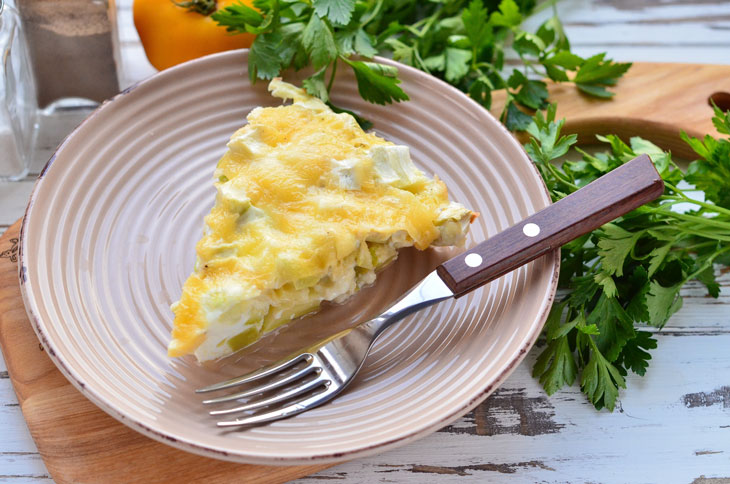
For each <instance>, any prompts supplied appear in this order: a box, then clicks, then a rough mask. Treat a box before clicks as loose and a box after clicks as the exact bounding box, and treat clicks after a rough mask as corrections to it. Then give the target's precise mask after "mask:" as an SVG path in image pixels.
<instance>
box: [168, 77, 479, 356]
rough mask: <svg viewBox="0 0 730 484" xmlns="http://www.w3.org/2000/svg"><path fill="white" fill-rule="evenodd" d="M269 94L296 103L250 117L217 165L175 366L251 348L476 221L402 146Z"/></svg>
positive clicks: (321, 108) (307, 103)
mask: <svg viewBox="0 0 730 484" xmlns="http://www.w3.org/2000/svg"><path fill="white" fill-rule="evenodd" d="M269 91H270V92H271V94H272V95H273V96H275V97H278V98H281V99H284V100H291V101H292V103H291V104H288V105H282V106H278V107H266V108H264V107H259V108H256V109H254V110H252V111H251V112H250V114H249V115H248V124H247V125H246V126H244V127H243V128H241V129H239V130H238V131H236V132H235V133H234V134H233V136H232V137H231V139H230V141H229V143H228V151H227V152H226V153H225V154H224V155H223V157H222V158H221V160H220V161H219V162H218V165H217V167H216V170H215V175H214V179H215V180H216V181H215V187H216V189H217V192H218V193H217V196H216V200H215V206H214V207H213V209H212V210H211V212H210V214H209V215H207V216H206V217H205V229H204V235H203V238H202V239H201V240H200V241H199V242H198V244H197V247H196V251H197V260H196V263H195V268H194V271H193V273H192V274H191V275H190V277H189V278H188V279H187V281H186V282H185V284H184V286H183V289H182V295H181V297H180V300H179V301H178V302H176V303H174V304H173V305H172V311H173V312H174V313H175V320H174V326H173V330H172V340H171V341H170V344H169V346H168V353H169V355H170V356H172V357H177V356H183V355H187V354H190V353H194V354H195V356H196V357H197V359H198V360H199V361H206V360H211V359H215V358H219V357H222V356H225V355H228V354H230V353H232V352H234V351H237V350H239V349H241V348H243V347H245V346H248V345H250V344H251V343H253V342H254V341H256V340H257V339H259V338H260V337H261V336H262V335H263V334H264V333H267V332H269V331H272V330H274V329H276V328H278V327H279V326H281V325H282V324H285V323H287V322H289V321H291V320H292V319H295V318H298V317H300V316H303V315H305V314H308V313H311V312H313V311H316V310H317V309H318V308H319V306H320V304H321V303H322V301H333V302H336V303H340V302H343V301H344V300H345V299H347V298H348V297H349V296H351V295H352V294H354V293H355V292H356V291H358V289H360V288H362V287H363V286H367V285H369V284H372V283H373V282H374V281H375V273H376V271H378V269H380V268H382V267H383V266H385V265H386V264H388V263H389V262H391V261H393V260H394V259H395V258H396V257H397V250H398V249H399V248H401V247H409V246H415V247H416V248H417V249H421V250H424V249H426V248H428V247H429V246H434V245H441V246H444V245H460V244H463V242H464V238H465V235H466V233H467V231H468V227H469V223H470V222H471V221H472V220H473V218H474V217H475V214H474V213H472V212H471V211H470V210H468V209H466V208H465V207H464V206H462V205H460V204H458V203H455V202H450V201H449V198H448V193H447V190H446V185H444V183H443V182H442V181H440V180H439V179H438V178H436V177H434V179H431V178H429V177H427V176H426V175H425V174H424V173H423V172H421V171H420V170H419V169H418V168H416V166H415V165H414V164H413V162H412V161H411V158H410V155H409V152H408V148H407V147H406V146H398V145H395V144H393V143H390V142H388V141H385V140H384V139H382V138H379V137H378V136H376V135H375V134H372V133H367V132H364V131H363V130H362V129H361V128H360V126H359V125H358V124H357V122H356V121H355V119H354V118H353V117H352V116H351V115H349V114H345V113H340V114H336V113H334V112H333V111H332V110H331V109H330V108H329V107H328V106H327V105H326V104H324V103H323V102H322V101H320V100H319V99H317V98H314V97H311V96H309V95H308V94H307V93H306V92H305V91H304V90H302V89H299V88H297V87H295V86H293V85H291V84H287V83H285V82H282V81H281V80H278V79H274V80H273V81H271V83H270V84H269Z"/></svg>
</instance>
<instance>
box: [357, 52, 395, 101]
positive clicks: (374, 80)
mask: <svg viewBox="0 0 730 484" xmlns="http://www.w3.org/2000/svg"><path fill="white" fill-rule="evenodd" d="M345 62H347V64H349V65H350V67H352V69H353V70H354V71H355V78H356V79H357V89H358V91H359V92H360V96H362V98H363V99H365V100H366V101H370V102H371V103H375V104H388V103H391V102H393V101H407V100H408V95H407V94H406V93H405V92H404V91H403V89H401V88H400V87H399V86H398V84H400V82H401V81H400V79H398V78H397V77H396V75H397V73H398V71H397V69H396V68H395V67H391V66H386V65H384V64H377V63H375V62H362V61H351V60H346V59H345Z"/></svg>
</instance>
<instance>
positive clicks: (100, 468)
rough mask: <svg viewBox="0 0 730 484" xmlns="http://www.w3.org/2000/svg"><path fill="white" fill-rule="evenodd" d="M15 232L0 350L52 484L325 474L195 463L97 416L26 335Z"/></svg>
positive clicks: (7, 255)
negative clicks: (53, 483) (56, 483)
mask: <svg viewBox="0 0 730 484" xmlns="http://www.w3.org/2000/svg"><path fill="white" fill-rule="evenodd" d="M19 229H20V222H18V223H16V224H14V225H13V226H12V227H10V228H9V229H8V230H7V231H6V232H5V233H4V234H3V236H2V237H0V347H1V348H2V353H3V355H4V356H5V364H6V366H7V375H8V376H9V379H10V380H11V381H12V382H13V386H14V388H15V393H16V395H17V398H18V402H19V406H20V408H21V410H22V412H23V415H24V417H25V420H26V422H27V424H28V428H29V429H30V433H31V435H32V436H33V440H34V441H35V443H36V445H37V446H38V450H39V452H40V454H41V456H43V460H44V462H45V464H46V467H47V468H48V471H49V473H50V474H51V476H52V477H53V479H54V480H55V481H56V482H58V483H66V482H73V483H84V482H89V483H91V482H93V483H103V482H109V483H112V482H125V483H153V482H170V481H173V480H176V479H180V478H181V476H185V477H184V481H185V482H197V481H204V482H207V483H219V482H220V483H226V482H232V481H241V482H243V481H245V482H250V483H267V484H268V483H278V482H287V481H289V480H291V479H295V478H297V477H300V476H304V475H307V474H311V473H313V472H316V471H319V470H322V469H325V468H327V467H329V466H330V465H327V464H319V465H313V466H297V467H266V466H254V465H245V464H234V463H230V462H222V461H219V460H215V459H209V458H206V457H200V456H197V455H194V454H190V453H187V452H184V451H181V450H178V449H175V448H173V447H170V446H168V445H165V444H162V443H159V442H156V441H154V440H151V439H149V438H147V437H145V436H143V435H142V434H140V433H138V432H136V431H134V430H132V429H130V428H128V427H126V426H125V425H123V424H121V423H119V422H118V421H116V420H115V419H113V418H112V417H110V416H109V415H107V414H106V413H104V412H103V411H102V410H100V409H99V408H98V407H97V406H96V405H94V404H93V403H91V402H90V401H89V400H87V399H86V397H84V396H83V395H82V394H81V393H79V392H78V391H77V390H76V389H75V388H74V387H73V386H71V384H70V383H69V382H68V381H67V380H66V378H64V376H63V375H62V374H61V373H60V372H59V371H58V369H57V368H56V366H55V365H54V364H53V363H52V362H51V360H50V358H48V356H47V355H45V353H44V351H43V348H42V347H41V346H40V344H39V343H38V339H37V338H36V335H35V333H34V332H33V329H32V328H31V325H30V322H29V321H28V318H27V316H26V314H25V308H24V306H23V301H22V298H21V295H20V288H19V286H18V277H17V258H16V257H15V255H16V254H17V238H18V231H19ZM130 463H134V465H130ZM0 474H2V473H0Z"/></svg>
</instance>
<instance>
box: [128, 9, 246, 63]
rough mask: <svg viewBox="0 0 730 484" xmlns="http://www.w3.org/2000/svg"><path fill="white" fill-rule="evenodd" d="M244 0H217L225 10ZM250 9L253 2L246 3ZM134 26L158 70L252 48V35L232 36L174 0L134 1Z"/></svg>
mask: <svg viewBox="0 0 730 484" xmlns="http://www.w3.org/2000/svg"><path fill="white" fill-rule="evenodd" d="M238 2H241V0H218V1H216V6H217V8H218V9H222V8H225V7H227V6H228V5H231V4H232V3H238ZM243 3H244V4H246V5H248V6H251V4H252V0H243ZM133 10H134V26H135V27H136V28H137V32H138V33H139V38H140V40H141V41H142V46H143V47H144V51H145V54H147V59H149V61H150V63H151V64H152V65H153V66H155V67H156V68H157V69H159V70H162V69H167V68H168V67H171V66H174V65H176V64H180V63H181V62H185V61H188V60H191V59H195V58H197V57H201V56H204V55H208V54H212V53H214V52H221V51H224V50H231V49H243V48H248V47H250V46H251V44H252V43H253V40H254V37H255V36H254V35H253V34H247V33H246V34H235V35H233V34H230V33H228V32H226V29H225V27H221V26H219V25H218V24H217V23H216V22H215V20H213V19H212V18H210V16H207V15H203V14H200V13H197V12H193V11H191V10H188V9H187V8H183V7H179V6H177V5H175V3H174V2H173V0H134V8H133Z"/></svg>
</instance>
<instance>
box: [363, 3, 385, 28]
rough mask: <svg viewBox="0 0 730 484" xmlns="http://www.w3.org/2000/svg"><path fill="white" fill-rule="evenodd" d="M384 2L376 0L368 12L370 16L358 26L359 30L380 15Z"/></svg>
mask: <svg viewBox="0 0 730 484" xmlns="http://www.w3.org/2000/svg"><path fill="white" fill-rule="evenodd" d="M383 3H384V0H378V1H377V3H376V4H375V8H374V9H373V10H372V11H371V12H370V16H368V17H367V18H366V19H365V20H363V21H362V24H360V28H361V29H364V28H365V26H366V25H367V24H369V23H370V22H372V20H373V19H374V18H376V17H377V16H378V15H379V14H380V9H381V8H383Z"/></svg>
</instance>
